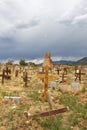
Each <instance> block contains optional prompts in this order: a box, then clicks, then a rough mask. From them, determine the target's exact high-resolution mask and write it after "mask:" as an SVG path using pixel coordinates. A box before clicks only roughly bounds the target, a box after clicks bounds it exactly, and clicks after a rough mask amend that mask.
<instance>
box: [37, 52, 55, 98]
mask: <svg viewBox="0 0 87 130" xmlns="http://www.w3.org/2000/svg"><path fill="white" fill-rule="evenodd" d="M52 67H53V62H52V60H51V59H50V53H49V52H48V53H46V54H45V56H44V63H43V68H44V71H45V73H44V74H37V77H38V78H41V79H44V91H43V92H42V97H45V96H46V92H47V89H48V80H51V81H52V80H56V79H57V76H51V75H48V71H49V68H52Z"/></svg>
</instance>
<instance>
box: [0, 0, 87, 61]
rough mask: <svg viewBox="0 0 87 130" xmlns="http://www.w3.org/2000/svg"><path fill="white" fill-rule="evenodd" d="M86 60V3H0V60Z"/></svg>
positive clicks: (28, 0) (84, 0)
mask: <svg viewBox="0 0 87 130" xmlns="http://www.w3.org/2000/svg"><path fill="white" fill-rule="evenodd" d="M45 52H50V53H51V56H52V57H60V59H62V58H65V57H66V59H67V58H69V59H70V58H79V57H84V56H87V0H0V59H8V58H14V59H20V58H25V59H35V58H41V57H43V55H44V53H45Z"/></svg>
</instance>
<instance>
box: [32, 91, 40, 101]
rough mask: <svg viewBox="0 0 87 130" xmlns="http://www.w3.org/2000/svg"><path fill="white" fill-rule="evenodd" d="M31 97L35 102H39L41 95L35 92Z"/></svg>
mask: <svg viewBox="0 0 87 130" xmlns="http://www.w3.org/2000/svg"><path fill="white" fill-rule="evenodd" d="M30 97H31V98H32V99H33V100H34V101H37V100H39V98H40V94H39V93H38V91H33V92H32V93H31V94H30Z"/></svg>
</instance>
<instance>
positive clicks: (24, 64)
mask: <svg viewBox="0 0 87 130" xmlns="http://www.w3.org/2000/svg"><path fill="white" fill-rule="evenodd" d="M19 64H20V65H22V66H26V65H28V63H26V62H25V60H24V59H21V60H20V61H19Z"/></svg>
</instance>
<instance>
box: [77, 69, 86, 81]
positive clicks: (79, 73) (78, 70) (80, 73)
mask: <svg viewBox="0 0 87 130" xmlns="http://www.w3.org/2000/svg"><path fill="white" fill-rule="evenodd" d="M84 74H85V73H82V72H81V68H80V69H78V68H77V69H76V70H75V81H76V80H77V79H79V82H80V83H81V76H82V75H84Z"/></svg>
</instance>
